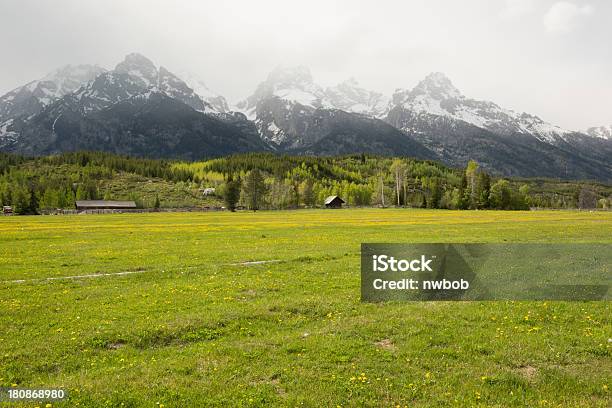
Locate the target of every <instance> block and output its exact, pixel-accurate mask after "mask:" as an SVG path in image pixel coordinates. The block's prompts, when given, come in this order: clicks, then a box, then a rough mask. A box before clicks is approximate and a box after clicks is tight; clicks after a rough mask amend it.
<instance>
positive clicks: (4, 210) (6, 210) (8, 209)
mask: <svg viewBox="0 0 612 408" xmlns="http://www.w3.org/2000/svg"><path fill="white" fill-rule="evenodd" d="M2 214H6V215H13V207H11V206H10V205H5V206H3V207H2Z"/></svg>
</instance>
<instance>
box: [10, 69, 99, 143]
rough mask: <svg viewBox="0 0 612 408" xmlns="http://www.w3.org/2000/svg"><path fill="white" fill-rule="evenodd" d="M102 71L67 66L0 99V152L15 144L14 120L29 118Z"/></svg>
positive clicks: (16, 134)
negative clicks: (2, 148)
mask: <svg viewBox="0 0 612 408" xmlns="http://www.w3.org/2000/svg"><path fill="white" fill-rule="evenodd" d="M104 71H105V70H104V68H101V67H99V66H97V65H66V66H64V67H62V68H59V69H57V70H56V71H53V72H51V73H49V74H47V75H46V76H45V77H43V78H41V79H38V80H35V81H32V82H29V83H27V84H25V85H23V86H20V87H18V88H15V89H13V90H12V91H10V92H8V93H7V94H5V95H3V96H2V97H0V148H1V147H2V146H6V145H10V144H11V143H14V142H15V140H16V138H17V136H18V133H17V132H15V131H14V130H13V124H14V122H15V120H16V119H17V118H20V117H25V118H31V117H32V116H34V115H36V114H37V113H39V112H41V111H42V110H43V109H44V108H45V107H46V106H48V105H49V104H51V103H53V102H55V101H57V100H58V99H60V98H61V97H63V96H64V95H67V94H69V93H71V92H74V91H75V90H76V89H78V88H79V87H81V86H83V85H85V84H87V83H88V82H90V81H92V80H93V79H94V78H95V77H96V76H98V75H99V74H101V73H103V72H104Z"/></svg>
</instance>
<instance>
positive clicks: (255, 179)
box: [244, 169, 267, 211]
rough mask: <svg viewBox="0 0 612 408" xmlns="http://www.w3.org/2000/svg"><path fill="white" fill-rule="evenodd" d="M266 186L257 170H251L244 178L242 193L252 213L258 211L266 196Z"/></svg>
mask: <svg viewBox="0 0 612 408" xmlns="http://www.w3.org/2000/svg"><path fill="white" fill-rule="evenodd" d="M266 190H267V188H266V184H265V182H264V178H263V176H262V175H261V173H260V172H259V170H258V169H253V170H251V171H250V172H249V173H248V174H247V177H246V180H245V183H244V193H245V196H246V199H247V203H248V206H249V209H251V210H253V211H257V210H259V208H260V207H261V205H262V204H263V202H264V196H265V194H266Z"/></svg>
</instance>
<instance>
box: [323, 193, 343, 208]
mask: <svg viewBox="0 0 612 408" xmlns="http://www.w3.org/2000/svg"><path fill="white" fill-rule="evenodd" d="M342 204H344V200H343V199H341V198H340V197H338V196H335V195H334V196H329V197H327V198H326V199H325V208H342Z"/></svg>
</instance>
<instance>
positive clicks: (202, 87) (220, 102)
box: [178, 71, 231, 113]
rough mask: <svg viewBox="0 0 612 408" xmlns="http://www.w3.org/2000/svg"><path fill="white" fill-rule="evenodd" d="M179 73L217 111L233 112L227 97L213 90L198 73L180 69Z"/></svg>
mask: <svg viewBox="0 0 612 408" xmlns="http://www.w3.org/2000/svg"><path fill="white" fill-rule="evenodd" d="M178 75H179V77H180V78H181V79H182V80H183V81H185V83H186V84H187V85H189V87H190V88H191V89H193V91H194V92H195V93H196V94H197V95H198V96H200V98H202V100H203V101H204V102H206V103H208V104H209V105H210V106H211V107H212V109H213V110H214V111H215V112H217V113H229V112H231V109H230V106H229V104H228V103H227V100H226V99H225V97H223V96H222V95H220V94H218V93H216V92H214V91H212V90H211V89H210V88H209V87H208V86H207V85H206V83H205V82H204V81H203V80H202V79H200V78H199V77H198V76H197V75H195V74H193V73H191V72H187V71H180V72H179V74H178Z"/></svg>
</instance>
